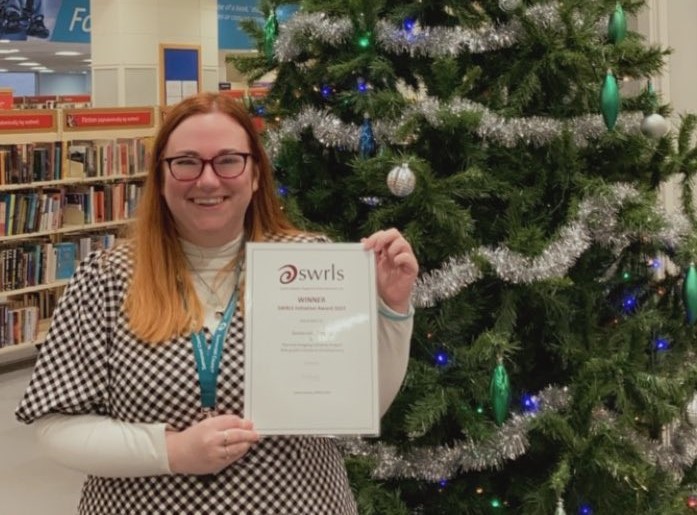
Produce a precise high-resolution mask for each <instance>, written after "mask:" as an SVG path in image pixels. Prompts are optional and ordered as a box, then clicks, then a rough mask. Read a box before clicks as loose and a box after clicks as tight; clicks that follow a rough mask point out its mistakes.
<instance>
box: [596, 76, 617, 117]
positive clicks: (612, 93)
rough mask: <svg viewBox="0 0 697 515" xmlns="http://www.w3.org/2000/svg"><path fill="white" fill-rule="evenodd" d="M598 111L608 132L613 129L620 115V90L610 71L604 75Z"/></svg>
mask: <svg viewBox="0 0 697 515" xmlns="http://www.w3.org/2000/svg"><path fill="white" fill-rule="evenodd" d="M600 111H601V112H602V113H603V120H605V126H606V127H607V128H608V129H609V130H612V129H614V128H615V124H616V123H617V118H618V117H619V115H620V88H619V86H618V85H617V79H616V78H615V76H614V75H613V74H612V71H610V70H608V72H607V74H606V75H605V80H604V81H603V89H602V91H601V93H600Z"/></svg>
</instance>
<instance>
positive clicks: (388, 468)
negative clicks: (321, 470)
mask: <svg viewBox="0 0 697 515" xmlns="http://www.w3.org/2000/svg"><path fill="white" fill-rule="evenodd" d="M537 397H538V402H539V404H538V406H539V409H538V410H537V411H536V412H530V413H515V414H513V415H511V417H510V418H509V420H508V421H507V422H506V423H505V424H504V425H503V426H502V427H501V428H499V429H498V430H497V431H495V432H494V433H492V434H491V435H489V436H488V437H487V438H486V439H485V440H484V441H481V442H473V441H472V440H466V441H457V442H454V443H453V444H451V445H440V446H431V447H419V448H416V449H413V450H410V451H407V452H403V453H402V452H400V451H399V450H398V449H397V448H396V447H394V446H391V445H387V444H385V443H383V442H377V443H373V442H370V441H369V440H366V439H362V438H350V439H349V438H347V439H340V440H338V443H339V447H340V448H341V450H342V452H343V453H344V454H345V455H348V456H362V457H368V458H370V459H372V460H373V461H374V462H375V467H374V469H373V472H372V475H373V477H374V478H375V479H418V480H425V481H430V482H434V483H435V482H438V481H441V480H443V479H450V478H452V477H455V476H456V475H457V474H458V473H461V472H469V471H480V470H487V469H500V468H502V467H503V466H504V463H505V462H506V461H511V460H515V459H516V458H518V457H520V456H522V455H523V454H525V452H527V449H528V445H529V442H528V438H527V433H528V431H529V430H530V423H531V421H532V420H533V419H534V418H535V417H537V416H540V415H543V414H544V413H553V412H556V411H561V410H563V409H565V408H566V407H567V406H568V405H569V402H570V396H569V394H568V391H567V389H566V388H557V387H548V388H546V389H545V390H543V391H541V392H540V393H539V394H538V396H537ZM603 425H606V426H612V427H616V428H617V427H620V424H619V423H618V422H617V417H616V416H615V415H614V414H611V413H610V412H609V411H607V410H606V409H598V410H596V411H595V412H594V414H593V428H596V429H598V428H600V427H602V426H603ZM619 431H620V432H621V434H622V436H623V437H624V438H626V439H627V440H629V441H630V442H631V443H632V444H633V445H634V446H635V447H636V449H637V450H638V451H639V452H640V453H641V454H642V455H643V456H644V458H645V459H646V460H647V461H648V462H649V463H652V464H654V465H656V466H658V467H659V468H661V469H662V470H665V471H666V472H668V473H669V474H671V475H672V476H673V478H674V479H675V480H676V481H680V480H681V479H682V477H683V476H684V472H685V470H686V469H688V468H689V467H691V466H692V465H693V464H694V462H695V460H696V459H697V429H696V428H694V427H692V426H690V425H688V424H686V423H684V422H678V423H677V424H674V427H673V428H671V438H670V440H669V441H666V442H658V441H656V440H650V439H648V438H646V437H644V436H642V435H640V434H639V433H637V432H636V431H633V430H629V429H620V430H619Z"/></svg>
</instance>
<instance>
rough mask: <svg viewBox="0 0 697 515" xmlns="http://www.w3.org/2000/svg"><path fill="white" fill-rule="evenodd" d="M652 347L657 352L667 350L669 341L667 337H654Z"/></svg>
mask: <svg viewBox="0 0 697 515" xmlns="http://www.w3.org/2000/svg"><path fill="white" fill-rule="evenodd" d="M653 347H654V349H656V350H657V351H658V352H663V351H667V350H669V349H670V341H668V339H667V338H656V340H655V341H654V342H653Z"/></svg>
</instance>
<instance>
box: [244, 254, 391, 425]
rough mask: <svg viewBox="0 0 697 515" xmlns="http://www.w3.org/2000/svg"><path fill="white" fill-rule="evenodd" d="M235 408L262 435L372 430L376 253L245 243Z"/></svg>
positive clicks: (375, 379) (375, 401)
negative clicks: (238, 404)
mask: <svg viewBox="0 0 697 515" xmlns="http://www.w3.org/2000/svg"><path fill="white" fill-rule="evenodd" d="M246 254H247V272H246V274H247V279H246V286H245V388H244V416H245V418H247V419H249V420H251V421H252V422H253V423H254V429H255V430H256V431H258V432H259V433H260V434H262V435H281V434H283V435H291V434H318V435H340V434H341V435H346V434H355V435H377V434H379V432H380V415H379V402H378V351H377V325H376V324H377V321H376V318H377V304H376V295H377V294H376V286H375V257H374V254H373V252H372V251H366V250H364V249H363V247H362V245H361V244H360V243H251V242H250V243H247V250H246Z"/></svg>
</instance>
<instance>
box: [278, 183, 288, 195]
mask: <svg viewBox="0 0 697 515" xmlns="http://www.w3.org/2000/svg"><path fill="white" fill-rule="evenodd" d="M277 191H278V194H279V195H280V196H281V197H285V196H286V195H288V188H286V187H285V186H279V187H278V190H277Z"/></svg>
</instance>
